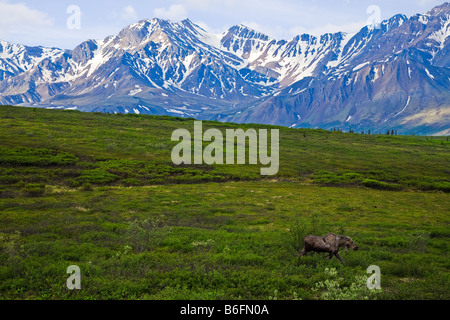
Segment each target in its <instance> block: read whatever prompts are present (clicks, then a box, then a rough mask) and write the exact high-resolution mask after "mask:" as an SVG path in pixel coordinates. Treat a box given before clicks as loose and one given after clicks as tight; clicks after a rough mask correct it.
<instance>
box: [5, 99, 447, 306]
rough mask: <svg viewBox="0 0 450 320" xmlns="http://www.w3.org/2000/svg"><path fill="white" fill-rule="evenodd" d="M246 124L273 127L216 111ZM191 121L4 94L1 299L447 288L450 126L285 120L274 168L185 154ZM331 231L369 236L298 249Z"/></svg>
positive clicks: (353, 295)
mask: <svg viewBox="0 0 450 320" xmlns="http://www.w3.org/2000/svg"><path fill="white" fill-rule="evenodd" d="M237 127H240V128H244V129H245V128H255V127H256V128H273V127H270V126H261V125H240V126H238V125H235V124H223V123H219V122H204V123H203V129H204V130H207V129H209V128H218V129H220V130H222V131H224V130H225V129H228V128H237ZM178 128H186V129H188V130H190V131H191V132H192V130H193V120H192V119H181V118H169V117H153V116H137V115H110V114H95V113H80V112H75V111H54V110H44V109H27V108H17V107H0V141H1V142H0V299H280V300H283V299H303V300H306V299H449V298H450V296H449V293H448V288H449V287H450V281H449V280H450V278H449V268H450V265H449V261H450V260H449V256H448V252H449V243H450V241H449V240H450V239H449V237H450V228H449V213H450V212H449V208H450V198H449V194H448V192H449V191H450V166H449V164H450V163H449V159H450V157H449V156H450V152H449V150H450V149H449V148H450V144H449V142H447V141H446V138H445V137H442V138H439V137H433V139H432V140H431V139H426V138H425V137H406V136H385V135H380V136H379V135H359V134H346V133H341V132H327V131H323V130H294V129H287V128H279V129H280V143H281V146H280V172H279V174H278V175H277V176H274V177H261V176H260V175H259V171H260V166H259V165H257V166H251V165H235V166H227V165H223V166H218V165H216V166H206V165H196V166H175V165H173V164H172V163H171V160H170V159H171V158H170V154H171V150H172V148H173V146H174V145H175V144H176V143H174V142H171V141H170V137H171V134H172V132H173V130H175V129H178ZM327 232H335V233H338V234H345V235H348V236H350V237H352V238H353V240H354V241H355V242H356V243H357V244H358V246H359V248H360V249H359V250H358V251H349V252H347V253H345V252H342V253H341V256H342V258H343V259H344V260H345V266H342V265H341V264H340V263H339V262H338V261H337V260H336V259H335V258H334V259H333V260H328V259H327V256H326V255H325V256H323V255H319V254H315V255H310V256H306V257H303V258H302V260H301V261H300V262H299V261H298V258H297V251H298V250H300V248H301V239H302V237H303V236H304V235H306V234H310V233H314V234H325V233H327ZM70 265H78V266H79V267H80V268H81V272H82V289H81V290H79V291H69V290H68V289H67V288H66V279H67V278H68V276H69V275H68V274H67V273H66V270H67V267H68V266H70ZM370 265H378V266H379V267H380V268H381V272H382V277H381V287H382V290H381V291H380V292H369V291H367V289H366V288H365V287H364V285H365V281H366V279H367V276H368V274H367V273H366V269H367V267H368V266H370ZM324 270H325V271H324Z"/></svg>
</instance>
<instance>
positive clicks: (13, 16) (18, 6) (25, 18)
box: [0, 1, 53, 34]
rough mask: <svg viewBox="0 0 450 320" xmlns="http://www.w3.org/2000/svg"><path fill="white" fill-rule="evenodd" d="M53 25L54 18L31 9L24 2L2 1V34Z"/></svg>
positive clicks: (0, 15) (0, 2) (0, 11)
mask: <svg viewBox="0 0 450 320" xmlns="http://www.w3.org/2000/svg"><path fill="white" fill-rule="evenodd" d="M52 25H53V19H51V18H50V17H49V16H48V15H47V14H46V13H44V12H41V11H38V10H35V9H31V8H29V7H27V5H26V4H24V3H15V4H12V3H9V2H8V1H0V34H4V33H7V32H11V31H14V32H17V30H25V29H33V28H36V27H50V26H52Z"/></svg>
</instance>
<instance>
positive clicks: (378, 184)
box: [362, 179, 402, 191]
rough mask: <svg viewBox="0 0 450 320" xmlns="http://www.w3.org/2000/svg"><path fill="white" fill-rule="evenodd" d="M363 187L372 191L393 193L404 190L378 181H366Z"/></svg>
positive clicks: (395, 185) (398, 186)
mask: <svg viewBox="0 0 450 320" xmlns="http://www.w3.org/2000/svg"><path fill="white" fill-rule="evenodd" d="M362 184H363V186H365V187H367V188H371V189H378V190H391V191H398V190H402V186H401V185H399V184H395V183H386V182H383V181H378V180H374V179H364V180H363V182H362Z"/></svg>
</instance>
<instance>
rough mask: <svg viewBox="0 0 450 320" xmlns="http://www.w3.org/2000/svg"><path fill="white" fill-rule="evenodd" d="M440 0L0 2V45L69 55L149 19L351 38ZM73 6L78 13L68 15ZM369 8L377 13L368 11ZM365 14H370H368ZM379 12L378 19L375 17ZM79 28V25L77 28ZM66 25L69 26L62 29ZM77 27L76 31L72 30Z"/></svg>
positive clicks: (215, 29)
mask: <svg viewBox="0 0 450 320" xmlns="http://www.w3.org/2000/svg"><path fill="white" fill-rule="evenodd" d="M444 2H445V1H444V0H437V1H435V0H370V1H366V0H310V1H305V0H277V1H272V0H209V1H208V0H169V1H168V0H126V1H114V0H109V1H108V0H69V1H66V0H59V1H55V0H38V1H36V0H34V1H31V0H21V1H14V0H0V39H1V40H5V41H9V42H13V43H20V44H26V45H43V46H49V47H59V48H64V49H73V48H74V47H75V46H76V45H78V44H80V43H81V42H83V41H85V40H88V39H103V38H105V37H107V36H108V35H113V34H117V33H118V32H119V31H120V30H121V29H123V28H124V27H126V26H127V25H129V24H132V23H134V22H137V21H138V20H141V19H151V18H154V17H159V18H164V19H170V20H171V21H174V22H177V21H180V20H183V19H185V18H189V19H191V20H192V21H193V22H195V23H197V24H199V25H200V26H202V27H203V28H205V29H207V30H208V31H211V32H214V33H221V32H223V31H225V30H227V29H228V28H229V27H231V26H233V25H237V24H245V25H247V26H249V27H252V28H254V29H256V30H258V31H261V32H263V33H265V34H267V35H269V36H271V37H273V38H276V39H291V38H292V37H294V36H295V35H298V34H302V33H310V34H315V35H320V34H324V33H327V32H338V31H344V32H350V33H351V32H356V31H358V30H359V29H360V28H361V27H363V26H364V25H366V24H368V22H370V21H372V20H373V19H376V18H377V17H378V16H380V17H381V19H383V20H384V19H388V18H390V17H392V16H393V15H395V14H398V13H402V14H405V15H407V16H412V15H414V14H416V13H424V12H427V11H428V10H430V9H431V8H433V7H434V6H436V5H440V4H442V3H444ZM71 5H76V6H77V7H78V8H79V9H80V10H81V18H80V19H77V17H78V16H77V14H76V11H74V10H68V9H74V7H72V8H70V6H71ZM374 5H375V6H376V7H375V8H379V10H378V9H376V10H374V9H373V8H374V7H373V6H374ZM369 8H371V10H368V9H369ZM378 12H379V13H378ZM78 22H79V24H78ZM68 23H69V25H68ZM78 26H79V27H80V29H78Z"/></svg>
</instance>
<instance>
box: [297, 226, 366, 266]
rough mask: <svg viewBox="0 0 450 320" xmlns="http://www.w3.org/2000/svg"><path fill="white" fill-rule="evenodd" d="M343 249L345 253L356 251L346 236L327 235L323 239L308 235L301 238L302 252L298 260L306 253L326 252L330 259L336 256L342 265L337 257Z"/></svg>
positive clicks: (356, 248)
mask: <svg viewBox="0 0 450 320" xmlns="http://www.w3.org/2000/svg"><path fill="white" fill-rule="evenodd" d="M341 247H344V248H345V251H346V252H347V250H348V249H349V248H350V249H353V250H358V246H357V245H356V243H355V242H354V241H353V240H352V239H351V238H349V237H347V236H338V235H336V234H334V233H329V234H327V235H326V236H324V237H319V236H313V235H309V236H306V237H304V238H303V250H302V251H301V252H299V254H298V258H299V259H300V258H301V257H302V256H304V255H306V254H307V253H308V252H311V251H312V252H318V253H321V252H326V253H329V255H330V259H332V258H333V256H336V258H338V260H339V261H340V262H341V263H342V264H344V262H343V261H342V259H341V257H340V256H339V253H338V252H339V248H341Z"/></svg>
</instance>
